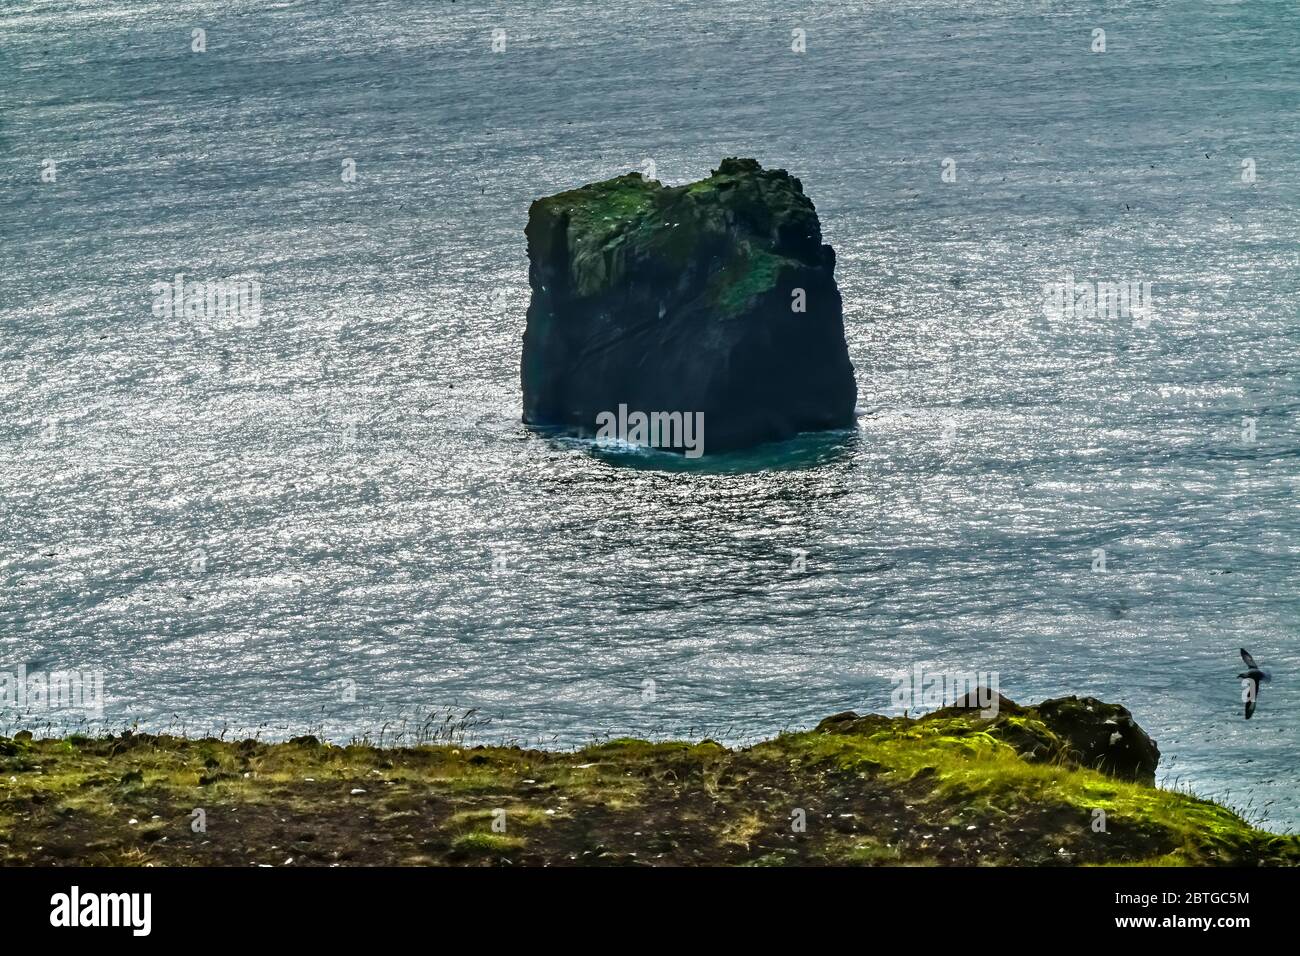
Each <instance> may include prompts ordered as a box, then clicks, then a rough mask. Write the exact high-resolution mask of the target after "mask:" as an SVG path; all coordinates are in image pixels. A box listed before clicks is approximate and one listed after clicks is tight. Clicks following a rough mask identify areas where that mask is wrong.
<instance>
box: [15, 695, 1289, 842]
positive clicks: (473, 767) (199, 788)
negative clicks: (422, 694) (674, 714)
mask: <svg viewBox="0 0 1300 956" xmlns="http://www.w3.org/2000/svg"><path fill="white" fill-rule="evenodd" d="M999 721H1001V723H999V722H998V721H985V720H981V719H980V718H979V717H978V716H977V715H973V714H963V713H957V712H952V711H947V712H940V713H939V714H935V715H930V716H929V717H926V718H923V719H921V720H910V719H907V718H893V719H890V718H886V717H876V716H872V717H864V718H858V717H857V716H856V715H839V716H837V717H836V718H831V719H829V720H828V721H826V722H823V724H822V726H821V727H820V728H819V729H817V730H814V731H808V732H803V733H793V734H783V735H781V736H779V737H777V738H775V739H773V740H769V741H766V742H764V743H761V744H759V745H757V746H754V747H751V748H747V749H738V750H729V749H727V748H724V747H722V746H719V745H718V744H716V743H713V742H710V741H705V742H702V743H693V744H692V743H647V742H645V741H639V740H615V741H612V742H609V743H605V744H602V745H599V746H593V747H589V748H586V749H584V750H581V751H578V752H573V753H554V752H544V751H536V750H520V749H517V748H493V747H482V748H463V747H462V748H457V747H418V748H413V749H380V748H374V747H360V746H352V747H336V746H331V745H328V744H321V743H318V742H317V741H316V740H314V739H312V738H299V739H297V740H294V741H290V742H288V743H278V744H265V743H258V742H255V741H251V740H248V741H242V742H228V741H218V740H212V739H205V740H191V739H185V738H178V737H168V736H161V737H158V736H150V735H144V734H126V735H123V736H118V737H106V738H96V739H89V738H84V737H72V738H67V739H63V740H31V739H29V738H26V736H25V735H19V736H18V737H16V738H14V739H3V738H0V864H4V865H24V864H37V865H49V864H89V865H144V864H154V865H223V866H248V865H271V866H281V865H293V866H303V865H332V864H341V865H366V864H396V865H430V864H456V865H462V864H514V865H535V866H540V865H598V864H599V865H608V864H621V865H655V864H659V865H663V864H679V865H705V864H710V865H775V866H781V865H800V864H804V865H807V864H813V865H816V864H886V865H888V864H958V865H1006V864H1029V865H1053V864H1066V865H1077V864H1106V863H1110V864H1158V865H1165V864H1192V865H1198V864H1226V865H1256V864H1296V863H1300V838H1297V837H1294V836H1277V835H1274V834H1270V833H1265V832H1262V831H1259V830H1256V829H1253V828H1252V827H1251V826H1249V825H1248V824H1247V823H1246V822H1245V821H1243V820H1242V819H1241V818H1240V817H1238V816H1237V815H1235V814H1234V813H1232V812H1231V811H1229V810H1227V809H1225V808H1223V807H1220V806H1217V805H1215V804H1213V803H1210V802H1207V801H1204V800H1199V799H1196V798H1194V797H1191V796H1188V795H1186V794H1181V793H1173V792H1168V791H1163V790H1158V789H1154V788H1152V787H1150V786H1147V785H1146V784H1144V783H1137V782H1126V781H1121V780H1117V779H1115V778H1113V777H1110V776H1105V775H1103V774H1102V773H1100V772H1097V771H1094V770H1090V769H1082V768H1078V767H1074V766H1071V765H1070V764H1069V761H1068V759H1066V758H1065V757H1064V756H1063V755H1062V754H1061V753H1059V752H1056V753H1053V752H1048V751H1045V750H1043V749H1042V747H1041V746H1038V745H1035V746H1034V748H1033V749H1027V748H1026V747H1025V746H1024V745H1023V744H1022V743H1020V742H1019V741H1024V740H1033V741H1038V742H1039V743H1041V742H1042V741H1049V742H1050V741H1051V740H1053V739H1055V738H1054V736H1053V732H1052V731H1051V730H1050V729H1049V728H1048V727H1047V726H1046V725H1044V724H1042V723H1041V721H1039V720H1038V719H1037V718H1036V717H1035V716H1034V715H1033V713H1032V712H1029V713H1028V714H1026V713H1025V712H1021V713H1019V714H1012V715H1006V716H1004V717H1002V718H999ZM196 811H197V812H196ZM1103 814H1104V817H1103V816H1102V815H1103ZM1103 819H1104V823H1105V830H1104V831H1099V829H1098V823H1099V821H1101V820H1103Z"/></svg>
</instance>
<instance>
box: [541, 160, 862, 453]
mask: <svg viewBox="0 0 1300 956" xmlns="http://www.w3.org/2000/svg"><path fill="white" fill-rule="evenodd" d="M526 234H527V237H528V258H529V270H528V272H529V282H530V284H531V285H532V301H531V303H530V304H529V307H528V320H527V328H526V330H525V332H524V343H523V358H522V362H521V379H522V384H523V406H524V408H523V420H524V421H525V422H527V423H529V424H531V425H536V426H546V427H555V428H559V429H562V430H564V431H566V432H569V433H574V434H579V435H588V436H590V435H599V434H600V433H601V429H602V428H607V426H609V425H610V424H611V423H612V422H614V421H615V420H617V422H618V424H619V429H618V430H620V431H621V430H622V428H623V425H624V423H625V422H628V421H630V422H631V423H632V427H633V428H635V427H636V426H637V425H638V424H644V423H643V422H640V421H639V420H638V418H637V414H638V413H640V414H641V415H644V416H646V417H647V418H648V419H650V422H649V427H648V428H643V429H642V430H641V432H640V433H638V434H634V435H631V436H629V435H626V434H621V433H620V434H616V435H613V436H612V437H616V438H619V439H622V440H625V441H631V442H632V443H634V444H649V445H653V446H656V447H662V448H665V449H667V450H672V451H683V450H685V449H683V447H681V445H680V443H674V442H673V441H671V440H670V437H671V436H667V433H668V432H670V431H671V429H670V428H669V424H670V420H669V419H668V418H667V416H669V415H671V414H673V413H679V414H680V415H681V416H682V417H686V416H693V419H689V418H688V419H687V424H688V426H689V423H690V421H692V420H696V421H700V422H701V423H702V425H703V429H704V435H703V442H702V445H703V449H704V450H705V451H707V452H716V451H726V450H731V449H737V448H743V447H747V446H752V445H756V444H759V443H761V442H767V441H776V440H781V439H786V438H790V437H791V436H793V435H795V434H797V433H798V432H801V431H812V430H820V429H835V428H849V427H852V425H853V410H854V404H855V401H856V398H857V386H856V383H855V382H854V377H853V365H852V363H851V362H850V361H849V354H848V348H847V346H846V345H845V341H844V321H843V314H842V307H841V301H840V293H839V290H838V289H837V288H836V286H835V276H834V271H835V253H834V250H832V249H831V247H830V246H828V245H825V244H823V243H822V237H821V225H820V223H819V222H818V219H817V211H816V210H815V209H814V208H813V204H812V200H810V199H809V198H808V197H807V196H805V195H804V192H803V186H802V184H801V183H800V182H799V180H798V179H796V178H794V177H793V176H790V175H789V174H788V173H786V172H785V171H784V170H779V169H776V170H765V169H763V168H762V167H761V166H760V165H759V164H758V163H757V162H756V161H754V160H752V159H725V160H723V161H722V164H721V166H720V167H719V168H718V169H717V170H716V171H715V172H714V173H713V175H711V176H710V177H709V178H707V179H704V180H701V181H700V182H696V183H691V184H689V185H686V186H676V187H665V186H663V185H661V184H660V183H658V182H655V181H653V180H646V179H643V178H642V177H641V175H640V174H639V173H629V174H628V175H625V176H619V177H618V178H616V179H610V180H607V181H605V182H600V183H593V184H591V185H589V186H583V187H582V188H580V189H574V190H571V191H569V192H564V193H560V194H558V195H555V196H550V197H547V198H545V199H539V200H537V201H536V202H534V203H533V204H532V207H531V209H530V210H529V215H528V227H527V229H526ZM656 415H659V416H662V417H661V418H660V419H659V420H658V423H657V424H659V425H660V426H662V427H661V428H656V427H655V425H656V422H655V420H654V418H653V416H656ZM605 434H606V435H608V434H609V432H608V430H607V431H606V432H605ZM666 436H667V437H666Z"/></svg>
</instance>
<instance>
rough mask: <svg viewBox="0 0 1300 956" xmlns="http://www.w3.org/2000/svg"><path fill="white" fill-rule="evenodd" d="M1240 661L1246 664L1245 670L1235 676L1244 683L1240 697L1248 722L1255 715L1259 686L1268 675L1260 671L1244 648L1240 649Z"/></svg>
mask: <svg viewBox="0 0 1300 956" xmlns="http://www.w3.org/2000/svg"><path fill="white" fill-rule="evenodd" d="M1241 659H1242V660H1243V661H1245V662H1246V670H1245V671H1244V672H1242V673H1240V674H1238V675H1237V676H1238V677H1240V678H1241V679H1242V681H1244V683H1243V684H1242V695H1241V697H1242V700H1244V701H1245V702H1246V719H1247V720H1250V715H1251V714H1253V713H1255V703H1256V702H1257V701H1258V700H1259V685H1260V684H1261V683H1263V682H1264V681H1266V680H1268V679H1269V675H1268V672H1267V671H1264V670H1260V667H1259V665H1258V664H1256V663H1255V658H1253V657H1251V656H1250V651H1248V650H1246V649H1245V648H1244V647H1243V648H1242V649H1241Z"/></svg>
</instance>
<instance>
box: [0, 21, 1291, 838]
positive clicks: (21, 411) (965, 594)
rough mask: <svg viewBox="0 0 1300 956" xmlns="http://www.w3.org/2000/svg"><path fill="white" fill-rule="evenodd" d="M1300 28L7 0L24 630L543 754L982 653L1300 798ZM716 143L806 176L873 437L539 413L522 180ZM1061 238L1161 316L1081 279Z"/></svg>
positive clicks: (676, 164) (1, 413)
mask: <svg viewBox="0 0 1300 956" xmlns="http://www.w3.org/2000/svg"><path fill="white" fill-rule="evenodd" d="M198 28H201V29H203V30H204V31H206V32H205V43H206V50H205V52H202V53H198V52H193V51H192V49H191V44H192V42H193V40H192V37H193V34H192V31H193V30H194V29H198ZM494 29H500V30H504V31H505V49H504V51H502V52H493V49H492V31H493V30H494ZM795 29H802V30H804V31H806V38H807V52H806V53H803V54H797V53H795V52H793V51H792V49H791V44H792V32H791V31H792V30H795ZM1095 29H1104V30H1105V32H1106V50H1105V52H1104V53H1103V52H1096V53H1094V52H1092V49H1091V47H1092V45H1093V42H1094V40H1093V31H1094V30H1095ZM1298 46H1300V9H1298V8H1297V7H1296V6H1295V4H1294V3H1291V2H1269V0H1257V2H1240V3H1234V2H1191V0H1187V2H1158V3H1136V2H1109V3H1084V4H1071V5H1069V6H1068V9H1067V5H1065V4H1061V3H1047V2H1043V3H1012V2H1005V3H1004V2H996V0H973V2H967V3H962V4H951V3H943V2H936V0H902V2H890V3H883V2H882V3H853V4H849V3H844V4H816V5H808V6H807V7H803V8H799V7H791V6H790V5H788V4H784V3H777V2H772V0H751V2H745V3H716V4H712V5H710V6H708V7H707V8H706V7H704V6H702V5H697V4H687V3H666V2H665V3H653V2H646V3H642V2H636V3H632V2H627V0H619V2H611V3H571V4H558V5H556V4H541V3H505V4H491V5H489V4H485V3H465V2H458V3H455V4H452V3H443V2H439V3H416V2H411V0H385V2H369V3H364V4H355V3H342V2H338V0H321V2H314V3H306V2H302V3H295V2H284V3H275V4H269V3H254V2H243V0H227V2H221V3H216V2H207V0H203V2H189V3H179V4H175V3H166V4H164V3H125V2H112V0H110V2H87V0H77V2H48V3H45V2H42V3H37V2H30V0H12V2H8V3H6V4H5V5H4V7H3V8H2V9H0V73H2V74H3V76H4V77H5V82H4V83H3V84H2V85H0V184H2V186H3V188H2V189H0V242H2V243H3V253H4V256H3V258H4V263H5V267H4V269H3V270H0V369H2V370H3V374H2V375H0V518H2V523H0V667H3V668H7V669H10V670H12V669H14V668H17V667H19V666H25V667H27V668H28V670H29V671H41V670H42V669H44V670H53V669H58V668H81V669H90V670H94V669H102V670H103V672H104V680H105V690H106V695H107V699H106V702H105V708H104V714H103V718H102V719H103V722H104V723H105V724H108V725H110V726H121V725H123V724H129V723H131V722H137V721H138V722H139V725H140V726H141V727H148V728H162V727H172V728H177V727H180V728H184V729H187V730H189V731H190V732H207V731H209V730H216V731H220V730H221V729H222V728H223V727H224V728H227V729H228V731H229V732H230V733H261V734H262V735H263V736H286V735H289V734H292V733H296V732H301V731H303V730H305V729H313V730H317V731H319V732H323V733H326V734H329V735H331V736H333V737H336V738H340V739H346V738H347V737H350V736H352V735H354V734H362V733H370V734H372V735H376V734H378V733H379V732H380V730H381V729H383V728H385V725H386V724H388V725H390V726H391V725H392V724H393V723H394V722H400V721H401V720H402V719H403V718H404V717H405V718H407V719H415V718H416V717H417V716H418V715H420V714H424V713H427V712H429V711H433V710H438V711H439V712H441V708H447V707H452V708H456V709H457V713H463V712H464V711H465V710H468V709H470V708H477V713H476V714H475V715H474V717H473V718H472V719H477V720H479V721H481V723H479V724H478V725H477V734H478V739H481V740H483V741H484V742H489V741H496V740H501V739H512V740H519V741H525V742H529V743H534V744H542V745H545V746H558V747H563V746H571V745H575V744H579V743H582V742H584V741H587V740H590V739H591V738H593V737H597V736H603V735H606V734H610V735H635V736H664V735H690V736H705V735H710V736H714V737H716V738H718V739H722V740H726V741H729V742H743V741H745V740H751V739H754V738H756V737H758V736H764V735H770V734H771V733H773V732H775V731H777V730H780V729H781V728H783V727H803V726H808V725H811V724H812V723H814V722H815V721H817V720H818V719H820V718H821V717H824V716H826V715H827V714H830V713H833V712H836V711H840V710H845V709H856V710H859V711H866V710H885V709H887V708H888V707H889V706H890V692H891V688H892V686H893V685H892V682H891V679H890V675H891V673H892V672H893V671H895V670H897V669H908V670H910V669H911V668H913V667H914V666H915V665H918V664H919V665H921V666H922V667H923V668H925V669H926V670H928V671H932V672H942V671H981V672H996V673H997V674H998V675H999V680H1000V687H1001V690H1002V692H1003V693H1004V694H1007V695H1008V696H1010V697H1012V698H1014V699H1017V700H1029V701H1032V700H1038V699H1041V698H1044V697H1050V696H1059V695H1062V694H1068V693H1078V694H1091V695H1094V696H1097V697H1100V698H1102V699H1104V700H1108V701H1116V702H1121V703H1123V704H1125V705H1126V706H1128V707H1129V708H1130V709H1131V710H1132V711H1133V713H1134V715H1135V717H1136V719H1137V720H1138V722H1139V723H1140V724H1141V725H1142V726H1143V727H1144V728H1145V729H1147V730H1148V731H1149V732H1150V733H1151V734H1152V736H1154V737H1155V738H1156V739H1157V740H1158V741H1159V745H1160V748H1161V751H1162V753H1163V759H1162V764H1161V777H1162V779H1164V780H1165V781H1166V783H1167V785H1171V786H1174V785H1176V786H1190V787H1191V788H1192V789H1193V790H1195V791H1196V792H1197V793H1199V794H1202V795H1205V796H1211V797H1216V798H1220V799H1224V800H1226V801H1228V802H1230V803H1233V804H1236V805H1239V806H1242V807H1243V808H1245V809H1246V812H1247V814H1248V815H1249V816H1251V818H1252V819H1257V820H1260V821H1261V822H1263V823H1264V825H1266V826H1270V827H1274V828H1277V829H1294V828H1295V826H1296V824H1297V823H1300V788H1297V786H1296V784H1297V769H1296V764H1297V755H1298V754H1300V726H1297V722H1296V720H1295V719H1294V714H1295V712H1296V708H1297V704H1298V703H1300V700H1298V695H1297V691H1296V680H1295V679H1294V675H1296V674H1297V673H1300V641H1297V637H1296V632H1297V626H1298V625H1300V607H1298V605H1297V595H1296V586H1295V585H1296V569H1297V555H1298V553H1300V518H1298V514H1297V507H1296V500H1297V488H1298V486H1300V428H1298V426H1297V419H1296V413H1297V408H1298V407H1300V375H1298V374H1297V366H1300V309H1298V308H1297V302H1298V301H1300V261H1298V260H1300V215H1298V214H1297V211H1298V210H1300V186H1298V185H1297V184H1298V183H1300V112H1298V111H1297V105H1298V103H1300V96H1298V94H1300V57H1297V56H1296V51H1297V47H1298ZM731 155H739V156H754V157H757V158H758V159H759V160H760V161H761V162H763V163H764V164H765V165H767V166H774V167H785V168H787V169H789V170H790V171H791V172H792V173H794V174H795V175H797V176H799V177H800V178H801V179H802V181H803V183H804V187H805V189H806V191H807V192H808V194H809V195H810V196H811V197H812V198H813V200H814V202H815V203H816V205H817V209H818V211H819V214H820V216H821V219H822V227H823V232H824V234H825V238H826V241H827V242H829V243H831V244H832V245H833V246H834V247H835V249H836V251H837V253H838V257H839V264H838V267H837V277H838V281H839V284H840V289H841V292H842V293H843V295H844V299H845V320H846V327H847V335H848V343H849V350H850V355H851V357H852V359H853V361H854V364H855V366H856V368H857V376H858V386H859V391H860V405H861V409H862V415H861V417H860V419H859V425H858V428H857V430H856V432H854V433H841V434H830V435H822V436H812V437H808V438H804V439H799V440H798V441H796V442H794V443H793V444H792V445H788V446H782V447H777V448H769V449H762V450H758V451H755V452H752V453H747V454H745V455H738V456H729V457H728V458H726V459H715V458H709V457H706V458H705V459H704V460H703V461H702V462H701V463H685V462H682V461H680V460H677V459H670V458H666V457H664V456H658V455H650V454H629V455H616V454H611V453H609V452H608V451H607V450H603V449H594V448H592V447H590V446H587V445H582V444H575V443H571V442H562V441H556V440H552V439H550V438H547V437H545V436H538V435H534V434H531V433H530V432H528V431H527V430H526V429H525V428H524V427H523V426H522V425H521V424H520V422H519V400H520V396H519V381H518V360H519V348H520V335H521V333H522V329H523V313H524V309H525V307H526V305H527V301H528V294H529V292H528V284H527V257H526V250H525V246H524V239H523V226H524V223H525V221H526V214H527V208H528V204H529V202H531V200H533V199H534V198H536V197H539V196H543V195H548V194H551V193H554V192H557V191H560V190H562V189H565V188H570V187H573V186H576V185H580V184H583V183H586V182H591V181H595V180H599V179H603V178H606V177H609V176H612V175H616V174H619V173H622V172H625V171H628V170H630V169H638V170H639V169H643V168H645V165H644V164H645V162H646V160H653V162H654V167H655V171H656V173H657V175H658V177H659V178H660V179H662V180H663V181H665V182H669V183H682V182H689V181H692V180H695V179H698V178H700V177H702V176H704V175H707V174H708V171H709V170H710V169H711V168H713V167H716V166H717V164H718V162H719V160H720V159H721V158H722V157H724V156H731ZM47 159H53V160H54V161H55V163H54V167H53V168H54V170H55V179H54V181H53V182H43V181H42V172H43V170H45V169H47V168H48V167H46V166H44V165H43V162H44V161H45V160H47ZM948 159H951V160H953V162H954V163H955V165H953V164H948V166H947V167H946V166H945V160H948ZM1248 159H1249V160H1253V168H1254V172H1255V178H1254V181H1253V182H1244V181H1243V174H1245V173H1247V172H1248V169H1247V168H1246V167H1243V162H1244V161H1245V160H1248ZM345 160H353V161H354V163H355V173H356V176H355V181H352V182H345V181H344V178H343V174H344V171H345V168H346V167H345V162H344V161H345ZM945 168H950V169H955V172H956V180H955V181H953V182H946V181H944V177H943V172H944V170H945ZM177 273H183V274H184V275H185V276H187V277H189V278H190V279H191V280H208V279H225V278H228V277H241V276H242V277H255V278H256V279H257V281H258V282H259V283H260V297H261V314H260V316H259V317H258V319H257V322H256V324H252V323H249V322H243V321H237V320H230V319H229V318H228V317H219V318H217V319H213V318H212V317H210V316H199V317H195V316H186V315H185V314H184V313H183V312H182V313H181V314H179V315H176V314H170V313H167V312H166V311H165V310H164V311H163V314H157V313H156V312H155V310H154V305H155V299H156V295H157V294H156V292H155V291H154V289H153V287H154V286H155V284H156V283H160V282H162V283H165V282H171V281H172V280H173V277H174V276H175V275H176V274H177ZM1067 275H1069V276H1073V277H1074V279H1075V280H1077V281H1080V282H1082V281H1105V282H1119V281H1130V280H1132V281H1146V282H1150V283H1152V289H1153V298H1154V302H1155V309H1154V315H1153V316H1152V317H1151V321H1149V322H1139V321H1134V320H1133V319H1123V318H1106V317H1101V318H1096V317H1075V318H1072V319H1068V320H1066V319H1061V318H1052V317H1050V316H1046V315H1045V314H1044V310H1043V293H1042V284H1043V283H1047V282H1054V281H1059V280H1061V279H1063V278H1064V277H1065V276H1067ZM1252 428H1253V432H1252ZM1097 549H1103V550H1104V551H1105V552H1106V569H1105V570H1104V571H1100V570H1098V571H1094V570H1093V566H1094V563H1095V562H1096V551H1097ZM801 552H806V558H805V560H806V570H804V571H802V572H800V571H795V570H792V567H793V565H794V562H795V559H796V557H797V555H798V554H799V553H801ZM1242 646H1244V647H1247V648H1249V649H1251V650H1252V651H1253V652H1254V654H1255V655H1256V657H1258V658H1259V660H1260V662H1261V664H1262V665H1263V666H1264V667H1265V668H1267V669H1271V670H1272V671H1273V673H1274V681H1273V683H1271V684H1269V685H1266V686H1265V687H1264V689H1263V692H1262V694H1261V698H1260V703H1259V710H1258V713H1256V715H1255V717H1254V718H1253V719H1252V720H1251V721H1250V722H1246V721H1244V720H1243V719H1242V716H1241V701H1240V695H1241V688H1240V686H1239V683H1238V681H1237V680H1236V679H1235V676H1234V675H1235V674H1236V673H1237V672H1238V671H1239V670H1240V669H1241V666H1240V661H1239V659H1238V654H1237V649H1238V648H1239V647H1242ZM648 682H653V683H652V684H651V683H648ZM651 689H652V690H653V693H650V690H651ZM352 697H355V700H352V699H350V698H352ZM65 716H66V715H63V714H60V713H57V712H56V713H55V714H53V715H43V716H42V715H37V716H35V717H34V716H33V715H31V714H26V715H24V714H19V713H16V712H14V711H13V710H10V711H5V712H2V713H0V721H5V722H7V725H12V724H14V723H22V722H28V723H31V722H33V721H37V720H50V721H51V722H55V723H57V722H58V721H59V720H62V719H64V718H65Z"/></svg>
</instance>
